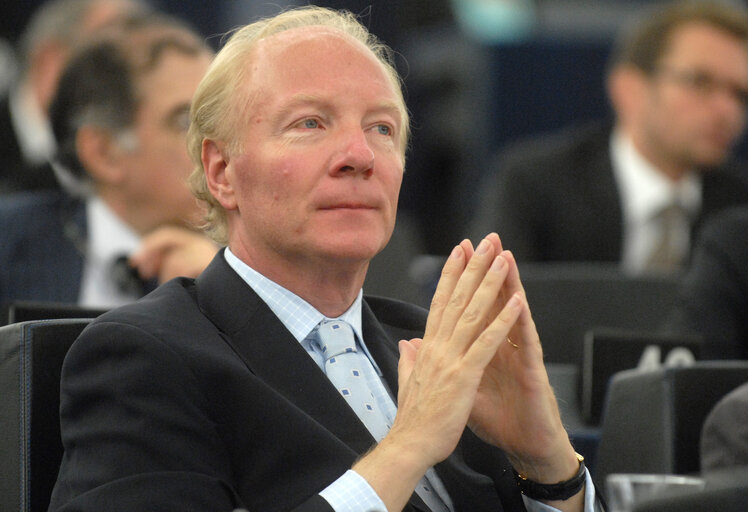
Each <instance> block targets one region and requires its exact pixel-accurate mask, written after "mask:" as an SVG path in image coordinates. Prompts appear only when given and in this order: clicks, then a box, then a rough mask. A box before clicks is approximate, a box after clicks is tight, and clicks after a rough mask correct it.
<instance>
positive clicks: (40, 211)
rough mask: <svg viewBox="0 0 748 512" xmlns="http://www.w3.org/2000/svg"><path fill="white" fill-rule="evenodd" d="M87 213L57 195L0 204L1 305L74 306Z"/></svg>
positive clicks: (26, 195) (30, 195)
mask: <svg viewBox="0 0 748 512" xmlns="http://www.w3.org/2000/svg"><path fill="white" fill-rule="evenodd" d="M85 230H86V210H85V206H84V204H83V203H82V202H81V201H76V200H73V199H71V198H70V197H69V196H68V195H66V194H65V193H63V192H60V191H43V192H42V191H38V192H36V191H35V192H21V193H17V194H10V195H7V196H4V197H2V199H0V304H5V303H8V302H11V301H15V300H34V301H53V302H66V303H75V302H77V301H78V295H79V291H80V285H81V278H82V273H83V253H82V252H81V251H82V247H80V248H79V247H78V246H77V244H80V243H81V242H80V241H83V240H85V236H86V234H85Z"/></svg>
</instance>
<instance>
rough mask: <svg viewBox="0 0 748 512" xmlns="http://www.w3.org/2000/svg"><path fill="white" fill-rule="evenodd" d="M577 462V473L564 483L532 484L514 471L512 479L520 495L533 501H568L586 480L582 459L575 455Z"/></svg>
mask: <svg viewBox="0 0 748 512" xmlns="http://www.w3.org/2000/svg"><path fill="white" fill-rule="evenodd" d="M575 455H576V456H577V460H578V461H579V471H577V474H576V475H574V476H573V477H571V479H569V480H566V481H565V482H559V483H557V484H541V483H538V482H533V481H532V480H530V479H528V478H527V476H525V475H523V474H521V473H517V471H516V470H514V469H513V471H514V478H515V480H516V481H517V486H518V487H519V490H520V492H521V493H522V494H524V495H525V496H527V497H528V498H531V499H533V500H545V501H553V500H568V499H569V498H571V497H572V496H574V495H575V494H577V493H578V492H579V491H581V490H582V487H584V483H585V481H586V480H587V472H586V471H585V467H584V457H582V456H581V455H580V454H578V453H575Z"/></svg>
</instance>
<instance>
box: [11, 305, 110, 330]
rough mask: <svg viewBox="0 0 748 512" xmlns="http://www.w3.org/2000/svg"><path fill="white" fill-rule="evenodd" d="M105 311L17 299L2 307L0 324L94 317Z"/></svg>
mask: <svg viewBox="0 0 748 512" xmlns="http://www.w3.org/2000/svg"><path fill="white" fill-rule="evenodd" d="M105 311H106V309H101V308H87V307H83V306H79V305H78V304H67V303H63V302H43V301H29V300H19V301H14V302H11V303H10V304H5V305H4V306H3V307H2V310H0V325H8V324H14V323H17V322H26V321H28V320H50V319H54V318H95V317H97V316H99V315H100V314H102V313H104V312H105Z"/></svg>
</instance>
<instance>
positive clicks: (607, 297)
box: [519, 263, 678, 366]
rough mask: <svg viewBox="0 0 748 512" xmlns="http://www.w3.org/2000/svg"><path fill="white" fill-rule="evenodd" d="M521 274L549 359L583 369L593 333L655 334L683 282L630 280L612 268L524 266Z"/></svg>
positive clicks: (664, 277)
mask: <svg viewBox="0 0 748 512" xmlns="http://www.w3.org/2000/svg"><path fill="white" fill-rule="evenodd" d="M519 272H520V276H521V277H522V283H523V284H524V286H525V291H526V292H527V300H528V302H529V303H530V308H531V309H532V316H533V319H534V320H535V324H536V326H537V328H538V333H539V334H540V339H541V340H542V342H543V354H544V356H545V360H546V361H547V362H552V363H571V364H576V365H580V366H581V364H582V359H583V346H584V337H585V333H586V332H587V331H588V330H590V329H593V328H599V327H609V328H620V329H636V330H638V331H654V330H656V329H657V328H658V326H659V325H660V324H661V323H662V321H663V320H664V318H665V316H666V315H667V314H668V313H669V311H670V309H671V307H672V305H673V304H674V302H675V297H676V288H677V283H678V280H677V278H676V277H675V276H671V275H642V276H630V275H628V274H625V273H623V272H622V271H621V270H620V268H619V266H618V265H613V264H595V263H576V264H568V263H534V264H530V263H520V264H519Z"/></svg>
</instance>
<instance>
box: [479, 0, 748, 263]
mask: <svg viewBox="0 0 748 512" xmlns="http://www.w3.org/2000/svg"><path fill="white" fill-rule="evenodd" d="M648 14H650V13H648ZM608 92H609V96H610V100H611V104H612V106H613V109H614V111H615V115H616V120H615V124H614V126H609V125H597V124H596V125H594V126H591V127H587V128H585V129H582V130H579V129H574V130H567V131H564V132H563V133H561V134H558V135H555V136H552V137H543V138H540V139H537V140H533V141H529V142H526V143H523V144H520V145H519V146H518V147H514V148H511V149H509V150H508V151H507V152H506V153H504V154H502V155H501V156H500V157H499V159H498V160H497V163H496V168H495V169H493V174H492V175H491V176H490V178H489V179H490V181H489V182H488V183H487V185H486V186H485V187H484V188H483V190H482V200H481V206H480V208H479V213H478V215H477V217H476V218H475V220H474V227H473V229H472V232H473V233H476V232H485V231H486V230H496V231H498V232H499V233H501V236H502V241H503V242H504V244H505V246H506V247H508V248H510V249H511V250H512V251H513V252H514V254H515V255H516V257H517V259H518V260H519V261H541V262H547V261H566V262H570V261H587V262H620V263H621V264H622V267H623V269H624V270H626V271H629V272H632V273H639V272H646V271H673V270H678V269H680V268H681V267H682V265H683V264H684V263H685V261H686V260H687V259H688V256H689V252H690V246H691V233H692V231H693V230H694V229H696V228H697V227H698V225H700V224H701V222H702V221H703V219H704V218H706V217H708V216H709V215H711V214H712V213H714V212H716V211H718V210H720V209H722V208H724V207H726V206H730V205H734V204H737V203H741V202H746V201H748V185H746V182H745V178H746V177H747V176H748V171H746V169H745V168H737V167H736V165H735V164H734V163H732V162H730V160H729V156H730V151H731V149H732V147H733V145H734V144H735V143H736V141H737V140H738V139H739V137H740V136H741V134H742V133H743V129H744V126H745V113H746V104H747V103H748V16H747V15H746V12H745V10H744V9H742V8H738V7H734V6H728V5H725V4H721V3H714V2H706V3H704V2H685V3H684V2H680V3H675V4H672V5H669V6H667V7H665V8H661V9H660V10H658V11H656V12H655V13H653V14H651V15H648V16H645V17H644V18H643V20H642V21H641V22H640V23H639V24H638V25H636V26H634V27H633V30H632V31H631V32H627V33H625V34H624V37H623V38H622V39H620V40H619V42H618V45H617V47H616V48H615V50H614V53H613V59H612V65H611V67H610V71H609V74H608ZM740 173H742V176H739V174H740Z"/></svg>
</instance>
